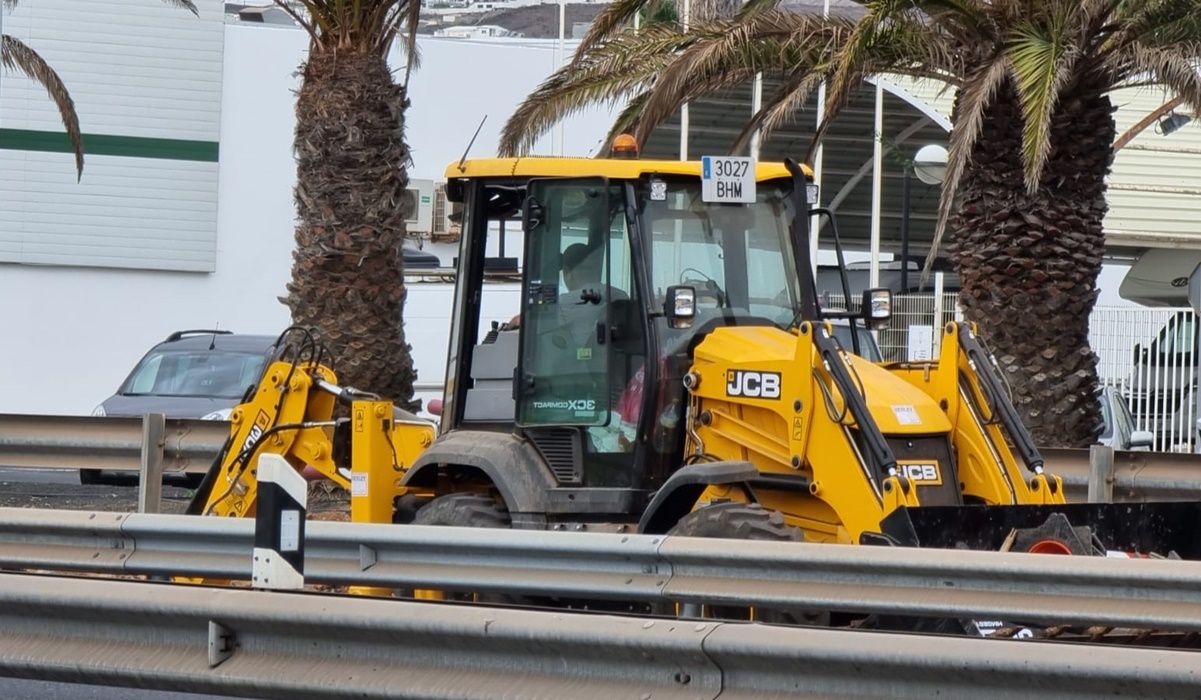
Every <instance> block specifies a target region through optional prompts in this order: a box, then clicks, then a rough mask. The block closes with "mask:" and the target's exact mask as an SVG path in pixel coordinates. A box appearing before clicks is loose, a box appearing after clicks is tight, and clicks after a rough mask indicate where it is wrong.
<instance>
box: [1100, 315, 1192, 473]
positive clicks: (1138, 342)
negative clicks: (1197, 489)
mask: <svg viewBox="0 0 1201 700" xmlns="http://www.w3.org/2000/svg"><path fill="white" fill-rule="evenodd" d="M1089 342H1090V343H1091V344H1092V346H1093V351H1094V352H1096V353H1097V357H1098V360H1099V362H1098V365H1097V371H1098V374H1099V375H1100V378H1101V381H1102V383H1104V384H1106V385H1108V386H1113V387H1116V388H1117V389H1118V390H1119V391H1121V392H1122V394H1123V395H1124V396H1125V397H1126V401H1127V403H1128V405H1129V407H1130V412H1131V415H1132V417H1133V419H1134V423H1135V425H1136V427H1137V428H1138V429H1139V430H1147V431H1150V432H1151V433H1153V434H1154V435H1155V443H1154V446H1153V447H1152V449H1154V450H1157V451H1164V452H1193V451H1195V448H1196V442H1197V440H1196V433H1197V431H1196V428H1195V427H1194V425H1195V420H1196V418H1197V416H1196V400H1197V399H1196V394H1197V324H1196V318H1195V314H1194V313H1193V311H1192V310H1191V309H1186V308H1165V309H1137V308H1133V309H1132V308H1115V307H1099V308H1097V309H1096V310H1094V311H1093V315H1092V318H1091V319H1090V329H1089Z"/></svg>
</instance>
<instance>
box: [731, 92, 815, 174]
mask: <svg viewBox="0 0 1201 700" xmlns="http://www.w3.org/2000/svg"><path fill="white" fill-rule="evenodd" d="M824 80H825V75H824V74H822V73H818V72H800V73H798V74H796V75H794V76H793V77H792V78H791V79H790V80H788V81H786V82H785V83H784V84H783V85H781V86H780V89H779V90H777V91H776V92H775V94H774V95H773V96H772V97H771V98H769V99H768V100H767V101H766V102H764V104H763V107H761V108H760V109H759V111H758V112H757V113H756V114H755V115H754V116H752V117H751V120H750V121H749V122H747V124H746V126H744V127H743V129H742V131H741V132H740V133H739V134H738V138H737V139H735V140H734V144H733V146H732V147H731V149H730V150H731V152H732V153H739V152H742V150H743V149H745V148H746V147H747V144H749V143H750V140H751V139H752V138H753V137H754V135H755V132H759V135H760V137H761V138H766V137H767V136H768V135H770V134H771V133H772V132H773V131H775V130H776V129H778V128H780V127H781V126H784V125H785V124H788V123H790V122H791V121H792V120H793V119H795V118H796V117H797V115H799V114H800V113H801V108H802V107H804V106H805V102H806V101H808V100H809V96H810V95H812V94H813V92H814V91H815V90H817V88H818V86H820V85H821V84H822V82H823V81H824ZM804 160H806V161H809V160H811V158H810V155H809V154H806V156H805V158H804Z"/></svg>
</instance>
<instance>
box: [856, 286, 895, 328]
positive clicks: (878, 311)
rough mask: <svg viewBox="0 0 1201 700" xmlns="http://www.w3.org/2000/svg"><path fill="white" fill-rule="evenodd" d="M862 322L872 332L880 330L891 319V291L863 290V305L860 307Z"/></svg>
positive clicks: (879, 288)
mask: <svg viewBox="0 0 1201 700" xmlns="http://www.w3.org/2000/svg"><path fill="white" fill-rule="evenodd" d="M860 311H861V312H862V313H863V320H864V322H865V323H867V327H868V328H871V329H872V330H880V329H881V328H884V327H886V326H887V325H888V319H890V318H892V291H891V290H888V289H884V288H882V287H876V288H873V289H865V290H863V305H862V306H860Z"/></svg>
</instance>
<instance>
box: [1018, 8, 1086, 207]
mask: <svg viewBox="0 0 1201 700" xmlns="http://www.w3.org/2000/svg"><path fill="white" fill-rule="evenodd" d="M1069 26H1070V25H1069V20H1068V17H1067V16H1066V15H1064V14H1063V13H1053V15H1052V16H1051V17H1050V18H1049V20H1048V21H1046V22H1044V23H1042V24H1041V26H1036V25H1033V24H1029V23H1027V24H1024V25H1022V26H1020V27H1018V28H1017V29H1016V31H1015V33H1014V38H1013V39H1011V40H1010V42H1009V43H1008V46H1007V50H1008V53H1009V59H1010V66H1011V70H1012V71H1013V78H1014V81H1013V82H1014V87H1015V89H1016V90H1017V95H1018V101H1019V103H1020V104H1021V106H1022V116H1023V119H1024V121H1025V124H1024V126H1023V129H1022V165H1023V168H1024V170H1025V173H1026V191H1027V192H1029V193H1030V194H1034V193H1035V192H1037V191H1038V187H1039V183H1040V182H1041V181H1042V173H1043V168H1044V167H1046V163H1047V158H1048V157H1049V156H1050V152H1051V122H1052V119H1053V117H1054V111H1055V105H1056V104H1057V103H1058V101H1059V93H1060V91H1061V90H1062V89H1063V87H1064V85H1065V84H1067V82H1068V80H1069V79H1071V77H1072V76H1073V72H1072V71H1073V68H1074V67H1075V64H1076V61H1077V60H1079V58H1080V51H1079V49H1078V48H1077V47H1076V46H1074V45H1073V43H1072V41H1071V37H1070V36H1069V33H1070V29H1069Z"/></svg>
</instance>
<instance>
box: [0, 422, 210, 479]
mask: <svg viewBox="0 0 1201 700" xmlns="http://www.w3.org/2000/svg"><path fill="white" fill-rule="evenodd" d="M150 415H153V414H150ZM150 420H153V419H152V418H150V416H144V417H142V418H112V417H97V416H40V415H21V414H13V413H5V414H0V466H5V467H18V468H31V469H32V468H40V469H100V470H112V471H138V470H139V469H141V464H142V458H143V455H153V457H152V459H158V460H159V461H160V463H161V465H162V471H163V472H165V473H183V472H189V473H193V474H202V473H204V472H206V471H208V468H209V465H210V464H211V463H212V461H213V457H214V456H215V455H216V454H217V452H218V451H220V449H221V446H222V445H223V444H225V440H226V439H227V438H228V437H229V422H228V421H214V420H182V419H176V418H168V419H166V420H165V421H164V426H163V430H162V434H161V435H157V434H154V431H150V430H147V429H146V423H147V421H150Z"/></svg>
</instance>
